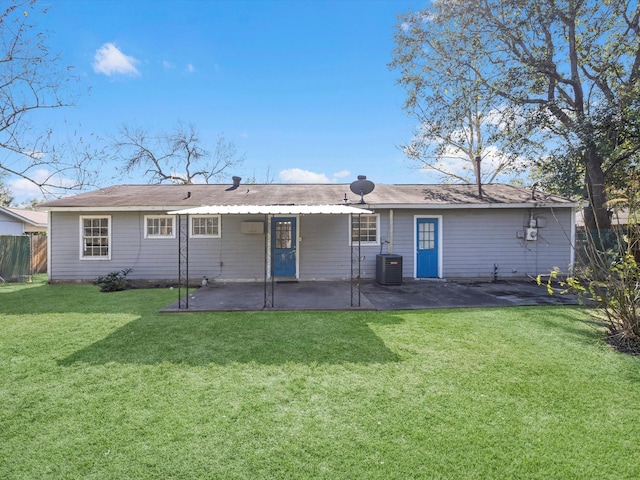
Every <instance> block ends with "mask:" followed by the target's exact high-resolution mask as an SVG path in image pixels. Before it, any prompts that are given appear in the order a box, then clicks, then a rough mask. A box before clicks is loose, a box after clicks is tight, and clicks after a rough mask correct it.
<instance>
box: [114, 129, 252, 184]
mask: <svg viewBox="0 0 640 480" xmlns="http://www.w3.org/2000/svg"><path fill="white" fill-rule="evenodd" d="M114 147H115V151H116V156H117V157H118V158H119V159H120V160H121V161H123V162H124V166H123V167H122V169H121V171H122V173H123V174H125V175H126V174H130V173H132V172H134V171H136V170H142V171H143V174H144V175H145V176H146V177H147V178H148V180H149V181H150V182H151V183H165V182H170V183H184V184H191V183H211V182H212V181H215V180H218V179H220V178H221V177H222V176H223V175H224V174H225V173H226V172H227V171H228V170H229V169H230V168H231V167H235V166H239V165H241V164H242V163H243V162H244V154H239V153H238V151H237V148H236V146H235V144H234V143H233V142H231V141H228V140H226V139H225V137H224V136H222V135H220V136H219V137H218V139H217V142H216V145H215V147H214V149H213V153H211V152H209V151H207V150H205V149H204V148H203V147H201V141H200V137H199V135H198V132H197V131H196V128H195V127H194V126H193V125H192V124H189V125H188V126H185V125H183V124H179V125H178V127H177V128H176V129H175V130H174V131H171V132H164V133H159V134H156V135H153V134H150V133H149V132H147V131H146V130H144V129H142V128H135V127H129V126H126V125H125V126H123V127H122V129H121V131H120V135H119V138H118V139H117V140H116V141H115V145H114Z"/></svg>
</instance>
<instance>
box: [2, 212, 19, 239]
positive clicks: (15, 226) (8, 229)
mask: <svg viewBox="0 0 640 480" xmlns="http://www.w3.org/2000/svg"><path fill="white" fill-rule="evenodd" d="M23 233H24V224H23V223H22V222H21V221H19V220H17V219H15V218H13V217H10V216H9V215H6V214H5V213H3V212H0V235H22V234H23Z"/></svg>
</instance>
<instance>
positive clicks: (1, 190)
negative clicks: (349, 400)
mask: <svg viewBox="0 0 640 480" xmlns="http://www.w3.org/2000/svg"><path fill="white" fill-rule="evenodd" d="M6 176H7V174H6V172H0V207H9V206H11V202H13V197H12V196H11V192H10V191H9V187H7V185H6V184H5V183H4V180H5V178H6Z"/></svg>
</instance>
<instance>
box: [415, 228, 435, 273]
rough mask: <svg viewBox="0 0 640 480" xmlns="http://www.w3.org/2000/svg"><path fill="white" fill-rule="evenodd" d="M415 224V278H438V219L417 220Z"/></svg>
mask: <svg viewBox="0 0 640 480" xmlns="http://www.w3.org/2000/svg"><path fill="white" fill-rule="evenodd" d="M416 221H417V224H416V276H417V277H418V278H435V277H437V276H438V273H439V272H438V248H439V247H438V219H437V218H418V219H417V220H416Z"/></svg>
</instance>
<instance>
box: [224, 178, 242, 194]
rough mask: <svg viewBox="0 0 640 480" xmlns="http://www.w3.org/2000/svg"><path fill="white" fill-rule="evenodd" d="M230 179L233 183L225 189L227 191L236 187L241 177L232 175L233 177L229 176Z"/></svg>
mask: <svg viewBox="0 0 640 480" xmlns="http://www.w3.org/2000/svg"><path fill="white" fill-rule="evenodd" d="M231 180H233V185H231V186H230V187H229V188H227V189H226V191H227V192H228V191H231V190H235V189H236V188H238V187H239V186H240V180H242V178H241V177H237V176H235V175H234V176H233V177H231Z"/></svg>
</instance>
